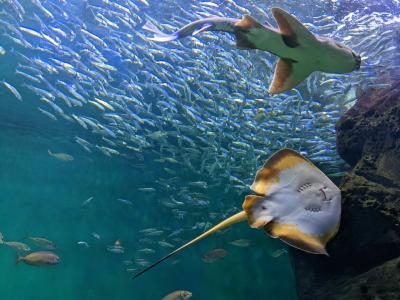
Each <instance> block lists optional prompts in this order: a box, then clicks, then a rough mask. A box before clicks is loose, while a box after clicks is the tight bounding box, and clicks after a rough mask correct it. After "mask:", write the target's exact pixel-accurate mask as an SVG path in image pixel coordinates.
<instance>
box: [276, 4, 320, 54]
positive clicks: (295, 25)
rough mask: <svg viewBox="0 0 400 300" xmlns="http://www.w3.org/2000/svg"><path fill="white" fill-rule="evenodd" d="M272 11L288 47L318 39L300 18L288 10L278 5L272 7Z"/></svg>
mask: <svg viewBox="0 0 400 300" xmlns="http://www.w3.org/2000/svg"><path fill="white" fill-rule="evenodd" d="M271 12H272V14H273V16H274V18H275V20H276V22H277V23H278V27H279V30H280V32H281V34H282V38H283V41H284V42H285V44H286V45H287V46H288V47H291V48H294V47H297V46H299V45H304V44H306V43H309V42H311V41H316V40H317V39H316V38H315V36H314V35H313V34H312V33H311V32H310V31H309V30H308V29H307V28H306V27H305V26H304V25H303V24H302V23H301V22H300V21H299V20H297V19H296V18H295V17H293V16H292V15H290V14H289V13H288V12H286V11H284V10H283V9H281V8H277V7H274V8H272V9H271Z"/></svg>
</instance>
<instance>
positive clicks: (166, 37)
mask: <svg viewBox="0 0 400 300" xmlns="http://www.w3.org/2000/svg"><path fill="white" fill-rule="evenodd" d="M143 29H144V30H147V31H150V32H152V33H154V36H153V37H152V38H147V39H149V40H151V41H156V42H169V41H173V40H176V39H177V38H179V36H178V34H177V33H173V34H166V33H164V32H162V31H161V30H159V29H158V28H157V27H156V25H154V24H153V23H151V22H150V21H146V23H145V24H144V25H143Z"/></svg>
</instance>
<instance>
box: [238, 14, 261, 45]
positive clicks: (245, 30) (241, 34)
mask: <svg viewBox="0 0 400 300" xmlns="http://www.w3.org/2000/svg"><path fill="white" fill-rule="evenodd" d="M263 27H264V26H263V25H261V24H260V23H258V22H257V21H256V20H255V19H254V18H253V17H251V16H249V15H244V16H243V18H242V19H241V20H240V21H238V22H236V23H235V36H236V47H237V48H238V49H241V50H248V49H257V47H256V46H255V45H254V44H253V43H252V42H250V41H249V39H248V35H249V34H250V30H251V29H254V28H255V29H259V28H263Z"/></svg>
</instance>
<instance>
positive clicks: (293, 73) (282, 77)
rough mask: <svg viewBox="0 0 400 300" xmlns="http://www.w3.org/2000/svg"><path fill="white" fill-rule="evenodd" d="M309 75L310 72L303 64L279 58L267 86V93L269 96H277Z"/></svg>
mask: <svg viewBox="0 0 400 300" xmlns="http://www.w3.org/2000/svg"><path fill="white" fill-rule="evenodd" d="M311 73H312V70H311V69H309V68H308V66H306V65H304V64H301V63H298V62H296V61H293V60H289V59H285V58H279V60H278V62H277V64H276V66H275V73H274V77H273V79H272V82H271V85H270V86H269V92H270V93H271V94H279V93H282V92H285V91H288V90H291V89H292V88H294V87H295V86H297V85H298V84H299V83H301V82H302V81H303V80H304V79H306V78H307V76H308V75H310V74H311Z"/></svg>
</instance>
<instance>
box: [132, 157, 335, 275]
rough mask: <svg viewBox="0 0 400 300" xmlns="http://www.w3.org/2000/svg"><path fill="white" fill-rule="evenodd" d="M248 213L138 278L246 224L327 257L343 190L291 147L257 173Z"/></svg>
mask: <svg viewBox="0 0 400 300" xmlns="http://www.w3.org/2000/svg"><path fill="white" fill-rule="evenodd" d="M251 189H252V190H253V191H254V192H255V193H256V195H248V196H246V197H245V200H244V202H243V205H242V207H243V210H242V211H241V212H239V213H236V214H235V215H233V216H231V217H229V218H227V219H226V220H224V221H222V222H221V223H219V224H218V225H216V226H214V227H213V228H211V229H209V230H208V231H206V232H204V233H203V234H201V235H199V236H198V237H196V238H194V239H193V240H191V241H189V242H188V243H186V244H184V245H183V246H181V247H179V248H178V249H176V250H174V251H172V252H171V253H169V254H168V255H166V256H164V257H163V258H161V259H160V260H158V261H156V262H154V263H153V264H151V265H150V266H148V267H146V268H145V269H143V270H141V271H140V272H138V273H137V274H136V275H135V276H134V278H136V277H138V276H139V275H141V274H143V273H144V272H146V271H148V270H150V269H151V268H153V267H155V266H156V265H158V264H159V263H161V262H162V261H164V260H166V259H168V258H170V257H171V256H173V255H175V254H177V253H179V252H181V251H182V250H184V249H186V248H187V247H189V246H191V245H193V244H194V243H196V242H198V241H200V240H202V239H204V238H205V237H207V236H209V235H210V234H212V233H214V232H216V231H218V230H220V229H222V228H225V227H228V226H231V225H233V224H235V223H238V222H241V221H245V220H247V221H248V223H249V225H250V227H252V228H257V229H264V231H265V232H266V233H267V234H268V235H269V236H271V237H273V238H279V239H281V240H282V241H283V242H285V243H287V244H288V245H290V246H292V247H295V248H297V249H299V250H302V251H305V252H308V253H312V254H325V255H328V253H327V251H326V248H325V247H326V244H327V243H328V241H330V240H331V239H332V238H333V237H334V236H335V234H336V233H337V231H338V229H339V223H340V213H341V194H340V190H339V188H338V187H337V186H336V185H335V184H334V183H333V182H332V181H331V180H330V179H329V178H328V177H327V176H326V175H325V174H324V173H323V172H322V171H321V170H319V169H318V168H317V167H316V166H315V165H313V163H312V162H310V161H309V160H307V159H306V158H304V157H303V156H302V155H300V154H299V153H297V152H296V151H294V150H291V149H282V150H280V151H278V152H276V153H275V154H273V155H272V156H271V157H270V158H269V159H268V160H267V161H266V162H265V164H264V165H263V166H262V168H261V169H259V170H258V171H257V173H256V177H255V179H254V182H253V184H252V185H251Z"/></svg>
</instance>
